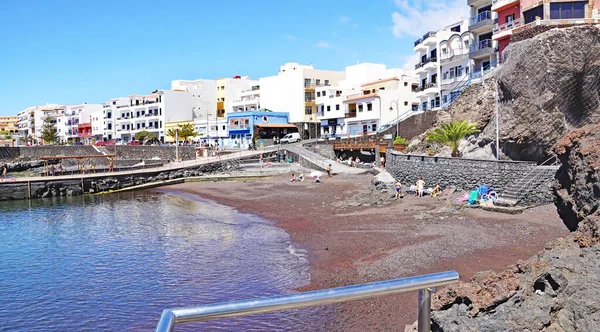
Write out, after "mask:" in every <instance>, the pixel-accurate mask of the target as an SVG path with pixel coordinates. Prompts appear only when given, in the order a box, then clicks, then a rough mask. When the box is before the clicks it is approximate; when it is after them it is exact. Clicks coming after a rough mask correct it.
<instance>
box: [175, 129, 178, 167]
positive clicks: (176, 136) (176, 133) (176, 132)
mask: <svg viewBox="0 0 600 332" xmlns="http://www.w3.org/2000/svg"><path fill="white" fill-rule="evenodd" d="M175 161H177V162H179V128H175Z"/></svg>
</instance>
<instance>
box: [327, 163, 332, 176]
mask: <svg viewBox="0 0 600 332" xmlns="http://www.w3.org/2000/svg"><path fill="white" fill-rule="evenodd" d="M327 177H331V164H329V165H327Z"/></svg>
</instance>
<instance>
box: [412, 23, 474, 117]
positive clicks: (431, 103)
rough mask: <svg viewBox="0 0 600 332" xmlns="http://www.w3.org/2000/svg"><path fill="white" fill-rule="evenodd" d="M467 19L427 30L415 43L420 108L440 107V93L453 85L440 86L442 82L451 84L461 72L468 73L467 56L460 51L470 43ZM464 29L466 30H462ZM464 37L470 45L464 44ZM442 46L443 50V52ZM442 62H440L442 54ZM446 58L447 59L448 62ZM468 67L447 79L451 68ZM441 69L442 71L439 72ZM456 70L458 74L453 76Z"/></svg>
mask: <svg viewBox="0 0 600 332" xmlns="http://www.w3.org/2000/svg"><path fill="white" fill-rule="evenodd" d="M467 22H468V21H467V20H464V21H460V22H457V23H455V24H451V25H449V26H447V27H445V28H444V29H442V30H439V31H430V32H427V33H426V34H425V35H423V37H422V38H419V39H417V40H416V41H415V43H414V45H415V46H414V51H415V52H416V53H417V54H418V56H419V62H418V63H417V64H416V65H415V74H416V75H418V76H419V88H418V91H417V98H419V101H420V106H419V107H420V110H421V111H427V110H438V109H440V108H441V107H442V105H443V101H442V98H443V96H447V95H450V94H451V92H452V89H450V90H443V91H442V85H443V84H446V87H450V85H448V84H451V83H455V82H456V81H459V80H460V79H461V77H462V76H464V75H468V72H469V69H470V58H469V56H464V55H463V54H462V53H463V52H467V51H466V49H465V47H470V40H471V39H472V37H470V36H471V35H470V34H469V33H468V24H467ZM465 33H466V34H465ZM465 39H467V40H469V45H466V44H464V43H465ZM442 48H444V49H445V50H446V53H442V51H441V50H442ZM442 57H443V58H444V60H445V62H444V64H443V66H444V68H442V65H441V58H442ZM447 60H450V62H448V61H447ZM459 66H462V68H469V69H465V70H462V71H461V72H459V73H455V75H454V76H453V77H452V79H450V74H449V73H450V68H460V67H459ZM442 70H443V72H442ZM446 72H448V74H447V75H446V76H445V77H446V82H445V83H442V80H443V78H444V76H443V75H442V74H443V73H446ZM456 74H458V76H459V77H458V78H457V77H456Z"/></svg>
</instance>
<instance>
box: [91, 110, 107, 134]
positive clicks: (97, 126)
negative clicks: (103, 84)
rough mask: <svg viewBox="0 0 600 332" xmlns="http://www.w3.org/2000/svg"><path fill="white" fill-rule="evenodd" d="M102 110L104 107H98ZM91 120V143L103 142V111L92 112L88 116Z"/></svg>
mask: <svg viewBox="0 0 600 332" xmlns="http://www.w3.org/2000/svg"><path fill="white" fill-rule="evenodd" d="M100 106H101V107H102V108H104V105H100ZM90 117H91V120H92V141H94V142H96V141H102V140H104V109H101V110H98V111H94V112H92V113H91V115H90Z"/></svg>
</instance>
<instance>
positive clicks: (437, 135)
mask: <svg viewBox="0 0 600 332" xmlns="http://www.w3.org/2000/svg"><path fill="white" fill-rule="evenodd" d="M478 132H480V130H479V129H477V124H476V123H471V122H470V121H467V120H456V121H452V122H449V123H442V124H441V125H440V127H439V128H435V129H434V130H433V131H432V132H430V133H429V134H427V137H426V140H427V141H428V142H436V143H441V144H445V145H448V146H449V147H450V148H451V149H452V156H453V157H458V155H459V153H458V144H459V143H460V140H461V139H463V138H465V137H466V136H468V135H472V134H475V133H478Z"/></svg>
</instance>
